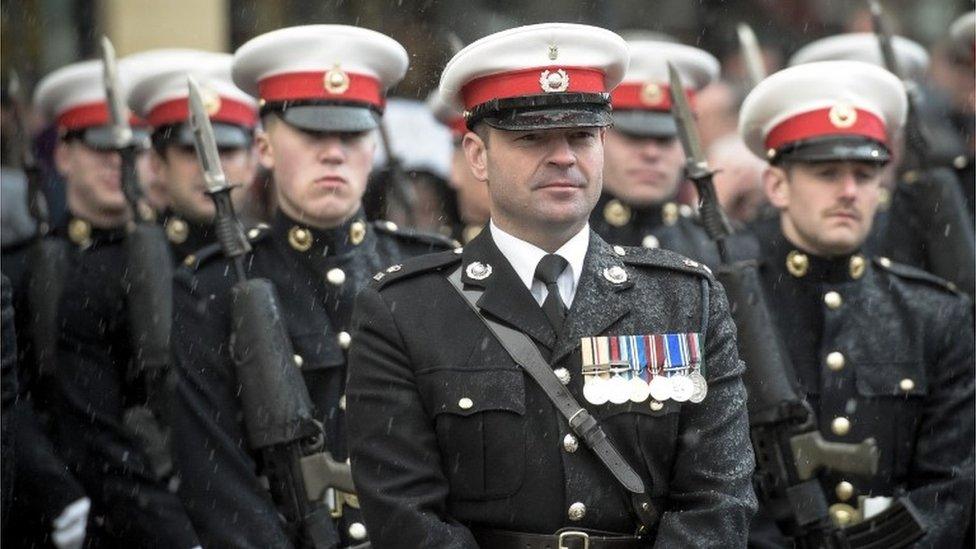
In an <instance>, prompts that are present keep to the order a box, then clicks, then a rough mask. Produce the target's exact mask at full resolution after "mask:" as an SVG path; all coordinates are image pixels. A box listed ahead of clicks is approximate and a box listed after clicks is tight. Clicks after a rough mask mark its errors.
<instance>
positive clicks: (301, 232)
mask: <svg viewBox="0 0 976 549" xmlns="http://www.w3.org/2000/svg"><path fill="white" fill-rule="evenodd" d="M288 244H289V245H290V246H291V247H292V248H294V249H295V250H298V251H299V252H307V251H308V250H309V249H311V247H312V233H311V232H310V231H309V230H308V229H306V228H304V227H292V228H291V229H289V230H288Z"/></svg>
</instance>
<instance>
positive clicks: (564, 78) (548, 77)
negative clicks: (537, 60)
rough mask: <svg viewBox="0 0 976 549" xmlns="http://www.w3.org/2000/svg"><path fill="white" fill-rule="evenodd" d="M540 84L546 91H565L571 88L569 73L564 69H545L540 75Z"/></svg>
mask: <svg viewBox="0 0 976 549" xmlns="http://www.w3.org/2000/svg"><path fill="white" fill-rule="evenodd" d="M539 86H541V87H542V91H544V92H546V93H555V92H564V91H566V90H567V89H569V75H568V74H566V71H564V70H562V69H557V70H556V71H555V72H553V71H549V70H544V71H542V74H540V75H539Z"/></svg>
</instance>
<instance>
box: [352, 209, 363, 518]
mask: <svg viewBox="0 0 976 549" xmlns="http://www.w3.org/2000/svg"><path fill="white" fill-rule="evenodd" d="M364 238H366V224H365V223H363V222H362V221H359V220H357V221H353V222H352V225H349V242H350V243H351V244H352V245H353V246H358V245H359V244H360V243H361V242H362V241H363V239H364ZM357 524H358V523H357Z"/></svg>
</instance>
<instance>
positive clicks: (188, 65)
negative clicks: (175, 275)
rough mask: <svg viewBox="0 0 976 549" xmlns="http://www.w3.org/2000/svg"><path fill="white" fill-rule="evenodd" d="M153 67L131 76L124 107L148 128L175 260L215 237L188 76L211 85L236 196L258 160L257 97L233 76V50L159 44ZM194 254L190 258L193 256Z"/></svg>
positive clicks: (212, 105)
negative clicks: (189, 104)
mask: <svg viewBox="0 0 976 549" xmlns="http://www.w3.org/2000/svg"><path fill="white" fill-rule="evenodd" d="M160 55H164V56H165V58H163V59H159V60H157V61H156V62H155V63H154V64H153V68H152V70H151V71H146V72H145V73H144V74H142V75H140V76H139V77H138V78H136V79H133V81H132V82H131V86H130V91H129V94H128V103H129V107H130V108H131V109H132V110H133V112H135V113H136V114H138V115H139V116H141V117H143V118H145V119H146V120H147V121H148V122H149V124H150V125H151V126H152V128H153V132H152V135H151V139H152V155H151V156H150V166H151V168H152V171H153V173H154V175H155V177H156V179H157V180H158V181H159V182H160V185H161V189H162V190H163V192H164V193H165V197H166V203H167V204H169V208H168V209H167V211H166V212H165V214H164V220H163V224H164V226H165V228H166V237H167V238H168V239H169V242H170V244H171V248H172V251H173V256H174V259H175V260H176V262H177V263H182V262H183V261H184V259H185V258H186V257H187V256H189V255H191V254H192V253H193V252H196V251H198V250H200V249H201V248H203V247H204V246H206V245H207V244H212V243H214V242H215V238H214V234H213V230H212V225H211V223H212V222H213V217H214V205H213V201H211V200H210V198H209V197H208V196H207V195H206V194H205V193H204V190H205V187H204V183H203V174H202V172H201V170H200V164H199V161H198V160H197V155H196V151H195V150H194V148H193V132H192V130H191V129H190V126H189V124H188V122H187V121H188V119H189V110H188V108H187V94H188V92H187V84H186V81H187V75H188V74H192V75H194V76H195V77H196V78H197V79H198V80H200V81H201V82H202V85H203V86H205V88H206V89H207V90H209V93H210V95H209V96H208V98H207V99H208V100H209V102H210V103H209V105H208V107H209V108H210V109H211V111H212V112H211V115H210V116H211V118H212V120H213V122H214V129H215V132H216V133H215V135H216V138H217V145H218V147H220V151H221V165H222V167H223V170H224V173H226V174H227V177H228V179H229V180H230V181H232V182H235V183H237V184H239V185H241V188H237V189H234V191H233V193H232V195H231V196H232V197H234V199H235V200H236V201H238V202H240V200H241V199H242V198H243V197H244V196H245V194H246V192H247V188H246V187H247V185H249V184H250V183H251V182H252V181H253V179H254V173H255V170H256V167H257V162H256V158H255V155H254V154H253V151H252V144H253V140H254V126H255V124H256V123H257V101H256V100H255V99H254V98H252V97H251V96H249V95H247V94H246V93H244V92H243V91H241V90H240V89H239V88H237V86H235V85H234V83H233V82H232V81H231V76H230V69H231V62H232V58H233V56H232V55H230V54H226V53H208V52H203V51H195V50H175V51H162V52H160ZM192 261H193V259H191V262H192Z"/></svg>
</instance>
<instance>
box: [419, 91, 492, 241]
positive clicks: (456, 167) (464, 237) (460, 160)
mask: <svg viewBox="0 0 976 549" xmlns="http://www.w3.org/2000/svg"><path fill="white" fill-rule="evenodd" d="M427 105H428V106H429V107H430V109H431V111H433V113H434V116H435V117H436V118H437V120H439V121H440V123H441V124H443V125H445V126H447V127H448V128H449V129H450V130H451V137H452V143H453V147H452V149H451V176H450V184H451V187H452V188H453V189H454V190H455V192H457V204H458V214H459V215H460V216H461V221H462V222H463V224H464V226H463V227H462V229H461V234H460V235H458V237H459V239H460V240H461V242H463V243H465V244H467V243H468V242H471V240H472V239H474V237H476V236H478V233H480V232H481V230H482V229H484V227H485V225H487V224H488V217H489V214H490V212H489V211H488V205H489V202H488V186H487V185H485V182H484V181H478V180H477V179H476V178H475V177H474V174H472V173H471V168H469V167H468V161H467V160H465V159H464V149H463V148H462V147H461V141H462V139H463V138H464V134H465V133H467V132H468V129H467V126H466V125H465V121H464V117H463V116H462V115H461V111H459V110H457V109H456V108H455V107H454V106H452V105H450V104H449V103H447V102H446V101H444V99H443V98H442V97H441V96H440V93H438V92H437V91H436V90H435V91H434V92H433V93H431V95H430V97H429V98H428V99H427Z"/></svg>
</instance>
